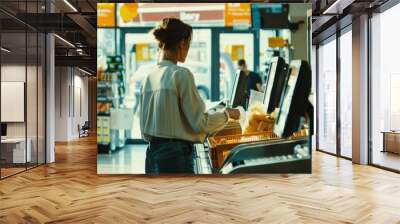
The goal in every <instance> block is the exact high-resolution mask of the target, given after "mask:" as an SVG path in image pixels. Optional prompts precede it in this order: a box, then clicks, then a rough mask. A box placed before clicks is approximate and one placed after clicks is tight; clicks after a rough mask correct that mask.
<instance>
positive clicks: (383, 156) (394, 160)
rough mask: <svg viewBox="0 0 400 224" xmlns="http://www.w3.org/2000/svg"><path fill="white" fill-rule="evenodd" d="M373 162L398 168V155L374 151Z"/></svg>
mask: <svg viewBox="0 0 400 224" xmlns="http://www.w3.org/2000/svg"><path fill="white" fill-rule="evenodd" d="M372 158H373V163H374V164H377V165H380V166H384V167H388V168H391V169H395V170H400V155H399V154H395V153H391V152H381V151H378V150H376V151H374V155H373V157H372Z"/></svg>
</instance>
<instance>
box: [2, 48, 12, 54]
mask: <svg viewBox="0 0 400 224" xmlns="http://www.w3.org/2000/svg"><path fill="white" fill-rule="evenodd" d="M0 49H1V50H2V51H4V52H7V53H10V52H11V51H10V50H8V49H7V48H4V47H1V48H0Z"/></svg>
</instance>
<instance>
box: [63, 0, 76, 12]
mask: <svg viewBox="0 0 400 224" xmlns="http://www.w3.org/2000/svg"><path fill="white" fill-rule="evenodd" d="M64 2H65V4H67V5H68V6H69V7H70V8H71V9H72V10H74V12H78V10H77V9H76V8H75V7H74V6H73V5H72V4H71V3H70V2H69V1H68V0H64Z"/></svg>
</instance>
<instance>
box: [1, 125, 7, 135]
mask: <svg viewBox="0 0 400 224" xmlns="http://www.w3.org/2000/svg"><path fill="white" fill-rule="evenodd" d="M1 136H7V124H6V123H1Z"/></svg>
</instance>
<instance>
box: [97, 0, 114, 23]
mask: <svg viewBox="0 0 400 224" xmlns="http://www.w3.org/2000/svg"><path fill="white" fill-rule="evenodd" d="M97 27H115V3H97Z"/></svg>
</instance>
